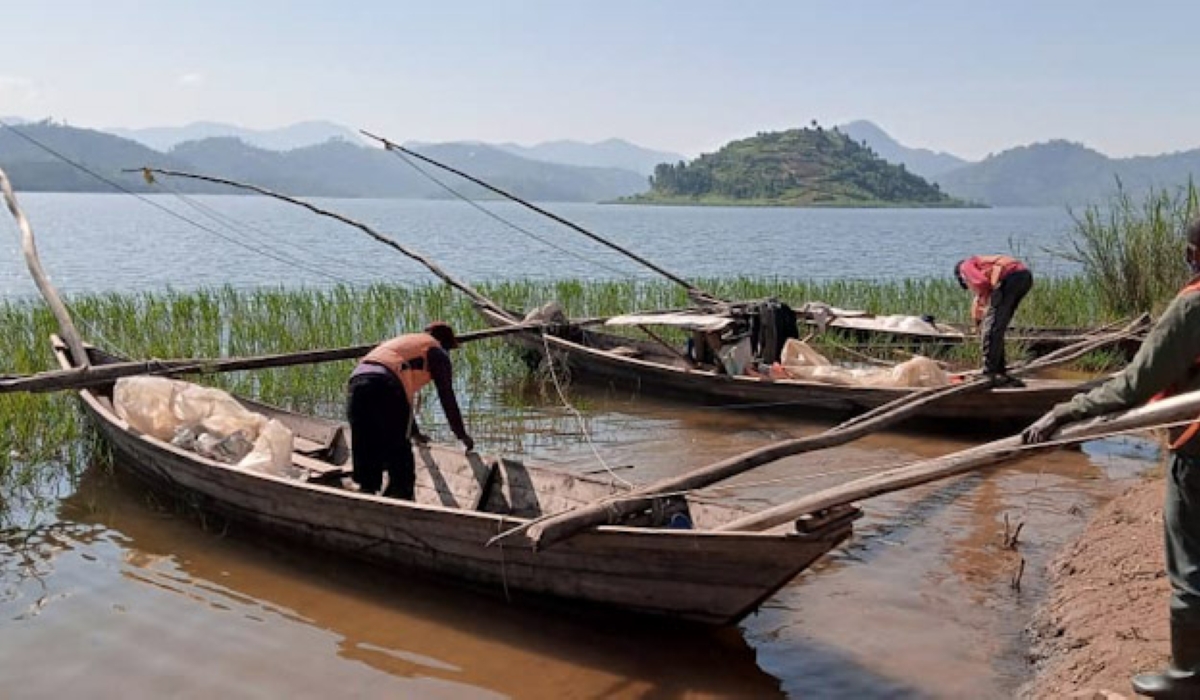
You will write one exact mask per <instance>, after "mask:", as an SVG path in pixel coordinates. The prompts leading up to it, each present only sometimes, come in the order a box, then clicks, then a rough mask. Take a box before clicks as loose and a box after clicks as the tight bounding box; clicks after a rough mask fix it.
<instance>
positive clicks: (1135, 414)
mask: <svg viewBox="0 0 1200 700" xmlns="http://www.w3.org/2000/svg"><path fill="white" fill-rule="evenodd" d="M1198 412H1200V391H1193V392H1189V393H1187V394H1180V395H1179V396H1173V397H1171V398H1170V399H1165V400H1163V401H1156V402H1154V403H1151V404H1147V405H1145V406H1141V407H1139V408H1135V409H1132V410H1129V411H1125V412H1124V413H1119V414H1114V415H1110V416H1102V417H1100V418H1094V419H1092V420H1089V421H1085V422H1080V423H1075V424H1072V425H1068V426H1066V427H1065V428H1063V429H1062V430H1061V431H1059V432H1058V433H1057V439H1055V440H1054V441H1052V442H1046V443H1038V444H1034V445H1022V444H1021V437H1020V436H1019V435H1014V436H1012V437H1007V438H1004V439H1002V440H995V441H993V442H989V443H987V444H984V445H979V446H977V447H972V448H970V449H968V450H962V451H961V452H954V453H952V454H948V455H943V456H941V457H937V458H935V459H929V460H923V461H920V462H914V463H912V464H909V465H906V466H902V467H897V468H895V469H889V470H887V471H884V472H879V473H877V474H872V475H871V476H867V477H863V478H861V479H855V480H854V481H850V482H847V483H845V484H840V485H838V486H835V487H833V488H829V489H825V490H823V491H818V492H816V493H812V494H808V495H806V496H803V497H801V498H798V499H796V500H794V501H789V502H788V503H784V504H781V505H778V506H775V507H773V508H768V509H767V510H764V511H760V512H758V513H754V514H752V515H748V516H746V517H744V518H739V519H738V520H734V521H732V522H729V523H726V524H725V525H722V526H721V527H719V528H717V529H718V530H738V531H747V530H765V529H768V528H771V527H774V526H776V525H781V524H783V523H785V522H788V521H790V520H795V519H796V518H798V517H800V516H801V515H804V514H806V513H815V512H817V511H820V510H824V509H826V508H831V507H833V506H837V505H841V504H845V503H851V502H854V501H858V500H862V499H864V498H870V497H873V496H879V495H882V494H885V493H891V492H893V491H899V490H902V489H906V488H911V487H913V486H917V485H919V484H925V483H928V482H931V481H937V480H939V479H945V478H947V477H951V476H956V475H958V474H963V473H966V472H969V471H974V470H976V469H981V468H983V467H987V466H991V465H994V464H1000V463H1002V462H1009V461H1012V460H1015V459H1021V458H1024V457H1028V456H1032V455H1036V454H1041V453H1044V452H1050V451H1052V450H1055V449H1058V448H1060V447H1063V446H1066V445H1074V444H1078V443H1081V442H1086V441H1088V440H1092V439H1095V438H1096V437H1099V436H1104V435H1109V434H1112V433H1123V432H1131V431H1136V430H1144V429H1149V428H1155V427H1160V426H1163V425H1167V424H1171V423H1175V422H1178V421H1185V420H1193V419H1194V418H1195V417H1196V414H1197V413H1198Z"/></svg>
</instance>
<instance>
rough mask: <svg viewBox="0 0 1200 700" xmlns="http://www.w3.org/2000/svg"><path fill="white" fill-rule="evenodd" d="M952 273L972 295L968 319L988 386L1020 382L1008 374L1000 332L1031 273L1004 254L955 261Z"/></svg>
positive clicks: (1027, 285) (1030, 280) (1030, 283)
mask: <svg viewBox="0 0 1200 700" xmlns="http://www.w3.org/2000/svg"><path fill="white" fill-rule="evenodd" d="M954 276H955V277H956V278H957V279H958V284H959V286H961V287H962V288H963V289H970V290H971V292H972V293H973V294H974V295H975V298H974V300H972V302H971V320H973V321H974V322H975V327H976V328H977V329H978V330H979V332H980V333H981V334H982V337H983V373H984V374H985V375H986V376H987V377H988V378H989V379H991V380H992V386H1017V387H1019V386H1024V385H1025V384H1024V383H1023V382H1022V381H1021V380H1020V379H1017V378H1016V377H1010V376H1008V365H1007V363H1006V362H1005V359H1004V332H1005V331H1006V330H1008V324H1009V322H1010V321H1012V317H1013V314H1014V313H1016V311H1017V305H1018V304H1020V303H1021V300H1022V299H1024V298H1025V295H1026V294H1028V293H1029V289H1030V287H1032V286H1033V273H1031V272H1030V271H1029V268H1027V267H1025V264H1024V263H1022V262H1021V261H1020V260H1017V259H1016V258H1010V257H1008V256H1007V255H976V256H974V257H970V258H967V259H966V260H959V261H958V262H957V263H955V265H954Z"/></svg>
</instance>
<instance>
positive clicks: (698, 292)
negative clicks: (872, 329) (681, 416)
mask: <svg viewBox="0 0 1200 700" xmlns="http://www.w3.org/2000/svg"><path fill="white" fill-rule="evenodd" d="M359 133H361V134H362V135H363V136H366V137H367V138H369V139H372V140H374V141H378V142H380V143H381V144H383V147H384V149H386V150H388V151H393V152H398V153H403V154H405V155H408V156H412V157H413V158H416V159H418V160H420V161H422V162H425V163H428V164H430V165H432V166H434V167H436V168H441V169H442V170H445V171H446V172H449V173H453V174H455V175H457V176H459V177H461V178H463V179H464V180H467V181H469V182H473V183H475V184H476V185H479V186H480V187H482V188H484V189H486V190H489V191H491V192H495V193H496V194H498V195H500V196H501V197H504V198H505V199H508V200H510V201H513V202H516V203H517V204H520V205H521V206H524V207H526V208H528V209H531V210H532V211H535V212H537V213H538V214H541V215H542V216H545V217H548V218H550V219H552V220H554V221H557V222H558V223H560V224H562V225H563V226H566V227H567V228H570V229H571V230H573V231H576V232H578V233H581V234H583V235H584V236H587V237H588V238H590V239H592V240H593V241H596V242H597V243H599V244H601V245H603V246H607V247H609V248H612V249H613V250H615V251H617V252H618V253H620V254H622V255H624V256H626V257H628V258H630V259H631V260H634V261H635V262H638V263H640V264H642V265H644V266H646V267H648V268H649V269H651V270H653V271H655V272H657V273H658V274H660V275H662V276H663V277H666V278H667V279H669V280H671V281H672V282H674V283H676V284H678V285H680V286H681V287H683V288H684V289H686V290H687V293H688V296H689V297H690V298H692V299H695V300H696V301H698V302H700V303H704V304H717V303H721V302H722V301H723V300H722V299H719V298H717V297H716V296H714V295H712V294H710V293H708V292H706V291H704V290H703V289H700V288H699V287H697V286H695V285H694V284H692V283H691V282H688V281H687V280H685V279H683V278H682V277H680V276H679V275H676V274H674V273H672V272H668V271H667V270H665V269H663V268H661V267H659V266H658V265H655V264H654V263H652V262H650V261H649V260H646V259H645V258H643V257H642V256H640V255H638V254H636V253H634V252H632V251H630V250H628V249H626V248H624V247H622V246H619V245H617V244H616V243H613V242H612V241H610V240H608V239H606V238H604V237H603V236H600V235H598V234H595V233H593V232H591V231H589V230H587V229H585V228H584V227H582V226H580V225H579V224H576V223H574V222H573V221H569V220H567V219H564V218H563V217H561V216H559V215H558V214H555V213H554V212H552V211H549V210H546V209H543V208H541V207H539V206H538V205H536V204H533V203H531V202H527V201H525V200H524V199H521V198H520V197H518V196H516V195H515V194H512V193H511V192H505V191H504V190H502V189H500V188H499V187H496V186H495V185H491V184H489V183H487V182H484V181H483V180H480V179H479V178H477V177H475V176H473V175H471V174H469V173H465V172H463V171H461V170H459V169H457V168H454V167H452V166H449V165H446V164H445V163H439V162H438V161H436V160H434V159H432V158H430V157H429V156H424V155H421V154H420V153H417V152H416V151H413V150H410V149H408V148H405V147H404V146H401V145H400V144H398V143H395V142H393V141H389V140H388V139H386V138H384V137H382V136H376V135H375V134H372V133H371V132H369V131H365V130H362V129H359Z"/></svg>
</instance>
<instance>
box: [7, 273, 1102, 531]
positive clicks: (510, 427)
mask: <svg viewBox="0 0 1200 700" xmlns="http://www.w3.org/2000/svg"><path fill="white" fill-rule="evenodd" d="M698 286H700V287H702V288H704V289H707V290H709V291H711V292H713V293H715V294H718V295H720V296H723V297H727V298H737V299H754V298H766V297H772V296H773V297H777V298H780V299H782V300H784V301H787V302H790V303H793V304H796V305H799V303H801V302H802V301H803V300H820V301H824V302H827V303H829V304H833V305H836V306H842V307H847V308H862V309H865V310H867V311H871V312H873V313H880V314H887V313H923V314H930V315H934V316H936V317H937V318H939V319H944V320H950V321H963V320H964V319H965V317H966V314H967V307H968V303H969V297H968V295H967V293H966V292H964V291H963V290H961V289H960V288H958V286H957V285H956V284H955V283H954V282H953V281H947V280H910V281H901V282H883V283H877V284H868V283H865V282H858V281H856V282H829V283H806V282H797V281H793V280H781V279H755V278H734V279H725V280H701V281H699V282H698ZM480 291H481V292H483V293H484V294H485V295H487V296H488V297H490V298H492V299H495V300H496V301H497V302H498V303H500V304H502V305H504V306H506V307H508V308H511V309H515V310H525V309H530V308H534V307H537V306H540V305H542V304H544V303H546V302H549V301H558V302H559V303H561V304H562V305H563V306H564V308H565V309H566V311H567V312H568V313H569V314H570V315H571V316H574V317H586V316H607V315H613V314H616V313H623V312H628V311H631V310H637V309H661V308H670V307H681V306H685V305H686V303H687V298H686V295H685V294H684V292H683V290H682V289H681V288H679V287H677V286H675V285H672V284H670V283H667V282H654V281H649V282H644V281H619V282H605V281H599V282H585V281H578V280H567V281H561V282H556V283H550V284H546V283H538V282H531V281H508V282H501V283H494V284H487V285H481V286H480ZM68 304H69V306H70V307H71V310H72V313H73V315H74V317H75V319H76V323H77V325H78V326H79V328H80V332H81V333H82V334H83V335H84V336H85V337H87V338H88V339H89V340H91V341H93V342H96V343H97V344H99V345H102V346H104V347H105V348H106V349H109V350H112V351H114V352H119V353H121V354H123V355H126V356H128V357H132V358H151V357H155V358H182V357H228V356H245V355H257V354H267V353H280V352H291V351H298V350H305V349H313V348H319V347H339V346H346V345H354V344H359V343H365V342H371V341H375V340H383V339H386V338H388V337H391V336H393V335H395V334H398V333H403V332H408V331H411V330H413V329H419V328H422V327H424V326H425V325H426V324H427V323H428V322H430V321H432V320H439V319H440V320H444V321H447V322H449V323H450V324H452V325H453V326H454V327H455V328H457V329H459V330H460V332H461V331H467V330H472V329H478V328H482V327H483V324H482V322H481V320H480V318H479V317H478V315H477V314H476V313H475V311H474V309H473V307H472V306H471V304H470V302H469V301H468V300H467V299H465V297H463V296H462V295H461V294H459V293H458V292H456V291H455V290H453V289H452V288H450V287H448V286H445V285H434V284H430V285H421V286H399V285H372V286H365V287H347V286H337V287H332V288H325V289H277V288H265V289H256V290H238V289H234V288H229V287H222V288H213V289H204V290H198V291H188V292H180V291H171V290H167V291H164V292H159V293H142V294H116V293H110V294H100V295H89V296H82V297H77V298H73V299H69V300H68ZM1112 320H1114V319H1112V318H1111V317H1110V316H1108V315H1106V314H1105V313H1104V311H1103V310H1102V309H1101V308H1099V306H1098V305H1097V303H1096V302H1095V299H1094V295H1091V294H1088V293H1087V286H1086V285H1085V284H1084V283H1083V282H1082V281H1081V280H1074V279H1065V280H1039V281H1038V283H1037V284H1035V286H1034V289H1033V292H1032V293H1031V294H1030V297H1029V299H1028V300H1027V301H1026V303H1025V304H1024V305H1023V306H1022V307H1021V310H1020V311H1019V312H1018V322H1019V323H1022V324H1030V325H1035V324H1036V325H1059V326H1089V325H1094V324H1098V323H1105V322H1109V321H1112ZM54 331H55V324H54V321H53V318H52V317H51V315H50V313H49V312H48V311H46V310H45V309H44V308H43V307H42V305H41V304H37V303H33V302H22V301H15V302H4V303H0V357H3V358H4V363H5V366H4V370H3V371H4V373H7V374H14V375H17V374H29V373H33V372H37V371H41V370H47V369H52V358H51V356H50V353H49V351H48V348H47V342H46V341H47V338H48V337H49V336H50V335H51V333H53V332H54ZM681 342H682V341H681ZM843 342H848V341H847V340H846V339H839V338H838V337H837V336H834V335H829V336H821V337H820V338H819V339H818V340H817V343H818V345H820V346H821V347H822V348H823V351H827V352H829V353H830V354H833V355H837V353H838V347H839V346H840V345H841V343H843ZM891 350H892V349H891V348H888V347H886V346H884V345H883V344H877V345H876V346H875V347H871V346H867V347H865V348H864V347H862V346H859V347H857V348H856V351H857V352H867V353H869V354H874V355H877V356H888V355H889V353H891ZM928 350H929V351H933V350H936V348H929V349H928ZM1019 351H1020V349H1019V348H1014V352H1019ZM954 353H957V355H956V354H954ZM977 358H978V350H977V348H975V346H973V345H971V344H968V345H966V346H964V347H963V348H959V349H957V350H955V351H953V352H952V353H951V354H950V355H949V356H948V359H950V360H951V361H957V362H964V363H968V364H970V363H974V362H976V361H977ZM891 359H896V354H895V353H891ZM454 364H455V381H456V383H457V385H458V388H459V398H460V401H461V403H462V407H463V410H464V414H465V417H466V419H467V421H468V424H469V425H470V427H471V430H472V431H473V432H474V433H476V435H477V437H481V438H483V439H484V440H485V442H484V444H487V445H488V446H489V449H498V450H504V451H508V452H513V453H520V452H523V451H526V450H529V449H533V448H535V447H536V446H537V445H539V444H541V443H543V442H545V440H546V439H548V436H556V435H557V436H561V435H562V434H564V433H568V434H569V433H578V432H579V429H578V426H576V425H575V423H574V421H575V419H574V418H573V414H570V412H568V411H566V410H560V409H562V408H563V407H562V401H561V399H560V397H559V396H558V394H557V390H556V389H555V388H554V387H553V386H552V382H551V380H550V378H549V377H547V376H546V375H545V374H542V375H540V376H539V375H537V374H531V373H530V372H529V371H528V368H527V367H526V365H525V363H524V362H523V361H522V358H521V357H520V355H519V354H518V353H517V352H515V351H514V350H513V349H512V346H511V345H509V344H507V343H505V342H504V341H503V340H498V339H493V340H487V341H481V342H477V343H469V344H467V345H465V346H463V348H461V349H460V350H458V351H456V352H455V354H454ZM352 367H353V362H352V361H342V362H334V363H326V364H321V365H308V366H302V367H290V368H278V369H270V370H260V371H256V372H241V373H228V374H218V375H213V376H209V377H205V378H204V379H203V380H202V381H204V382H205V383H208V384H211V385H215V386H219V387H222V388H225V389H227V390H230V391H235V392H238V393H242V394H246V395H249V396H253V397H256V398H258V399H260V400H263V401H266V402H269V403H274V404H278V405H281V406H285V407H288V408H292V409H295V410H300V411H307V412H313V413H317V414H320V415H326V416H334V417H340V416H341V415H342V411H343V402H344V387H345V381H346V377H347V375H348V374H349V372H350V370H351V369H352ZM555 379H557V380H558V381H559V382H560V383H561V382H565V381H567V380H568V378H566V377H562V376H556V377H555ZM569 400H570V401H571V402H572V404H573V405H574V406H575V407H576V408H579V409H583V410H584V411H586V409H587V408H588V405H587V403H586V400H585V399H584V398H582V397H581V396H578V395H569ZM436 403H437V402H436V401H435V400H427V401H426V402H425V404H424V405H423V406H422V408H421V411H420V418H421V420H422V423H423V427H425V429H426V430H427V432H431V433H432V434H434V436H435V437H438V438H442V439H452V436H450V435H449V432H448V430H447V429H446V427H445V421H444V419H443V418H442V417H441V415H440V408H437V407H435V404H436ZM555 407H557V408H555ZM0 414H2V416H3V420H4V425H5V429H4V431H3V432H2V433H0V489H2V490H0V494H4V498H5V502H6V505H11V504H12V502H13V501H14V500H20V494H21V493H23V492H25V491H29V492H31V493H32V492H35V491H44V489H45V488H46V483H47V482H46V479H51V480H55V479H57V480H61V479H63V478H67V479H69V478H70V477H71V476H73V475H74V474H76V473H78V471H79V470H80V469H81V468H82V467H83V466H86V464H87V460H88V459H89V458H90V456H91V455H92V454H94V452H93V450H92V446H91V442H90V440H91V437H90V436H89V433H88V431H87V428H86V426H85V425H84V422H83V421H82V420H81V416H80V414H79V412H78V411H77V409H76V408H75V404H74V402H73V401H72V400H71V396H70V395H69V394H68V393H60V394H51V395H40V394H39V395H30V394H22V393H14V394H0ZM48 475H49V476H48ZM64 475H65V477H64ZM3 510H8V509H7V508H4V509H3Z"/></svg>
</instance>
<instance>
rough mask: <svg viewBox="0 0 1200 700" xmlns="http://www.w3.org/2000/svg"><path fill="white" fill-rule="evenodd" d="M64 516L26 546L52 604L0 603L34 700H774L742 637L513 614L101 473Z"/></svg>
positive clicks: (24, 589)
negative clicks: (180, 699)
mask: <svg viewBox="0 0 1200 700" xmlns="http://www.w3.org/2000/svg"><path fill="white" fill-rule="evenodd" d="M60 518H61V520H62V524H63V525H62V527H61V528H59V529H58V530H57V531H56V532H55V533H54V536H53V537H50V536H45V537H37V538H31V539H30V540H29V541H27V542H25V543H24V545H23V549H24V552H25V555H24V556H25V557H26V558H27V559H33V560H36V561H37V568H38V569H39V570H40V571H41V572H42V574H43V575H45V576H47V577H49V578H50V579H51V580H52V584H51V585H50V586H49V590H51V591H56V592H55V593H52V594H51V597H50V598H48V597H47V594H46V592H45V591H46V587H45V586H42V585H40V584H36V583H35V582H34V581H35V578H36V577H26V578H25V579H24V580H23V581H17V582H16V588H17V589H18V590H17V592H16V595H14V596H6V598H5V600H4V602H3V605H0V611H2V613H3V615H4V619H5V623H4V625H5V629H4V632H3V634H0V657H3V658H4V659H5V660H6V661H5V663H4V665H3V670H0V677H2V678H3V681H4V683H5V687H8V688H12V687H23V688H27V689H29V690H30V691H31V692H32V693H33V694H35V695H42V694H47V695H48V694H51V693H52V692H59V691H62V692H67V693H72V694H79V693H80V691H81V690H84V689H85V688H89V687H118V688H123V689H124V690H125V691H127V692H130V693H133V694H135V695H139V696H145V695H148V694H151V693H155V692H158V691H159V690H164V689H166V688H167V687H168V684H171V683H174V684H175V685H174V686H173V687H174V688H183V689H186V691H185V694H187V695H195V696H199V695H205V696H211V695H213V694H216V693H228V694H232V695H239V696H240V695H246V694H247V689H252V693H250V694H253V695H258V696H262V697H280V696H283V695H284V694H289V695H291V694H299V695H304V696H311V695H314V694H317V693H322V694H324V693H326V692H329V691H333V692H344V691H345V690H346V689H354V690H353V691H352V694H354V693H357V694H360V695H363V696H368V697H376V696H392V697H397V696H413V695H420V696H455V697H461V696H471V697H491V696H496V695H499V696H513V697H683V696H700V697H708V696H712V697H718V696H744V697H770V696H773V695H779V693H780V690H779V683H778V681H777V680H776V679H774V678H773V677H771V676H770V675H768V674H766V673H764V672H763V671H762V670H760V669H759V668H758V666H757V665H756V663H755V654H754V651H753V650H752V649H751V648H750V647H749V646H747V645H746V643H745V641H744V640H743V639H742V638H741V636H740V635H739V634H737V632H736V630H725V631H723V632H720V631H718V632H716V633H711V632H701V631H698V630H697V629H695V628H681V627H679V626H674V625H664V624H662V623H657V622H653V621H650V622H647V621H645V620H637V619H624V618H620V617H614V616H611V615H606V616H594V615H588V614H580V613H577V612H574V611H572V612H566V611H561V610H558V611H549V610H542V609H530V608H527V607H516V606H510V605H506V604H505V603H504V602H503V600H499V599H497V598H495V597H494V596H487V595H478V594H476V593H473V592H466V591H458V590H455V589H447V588H446V587H444V586H438V585H431V584H429V583H428V582H425V581H421V580H410V579H406V578H404V577H402V576H396V575H394V574H390V573H389V574H385V573H382V572H377V571H374V570H372V569H369V568H366V567H362V566H360V565H358V564H356V563H348V562H346V561H344V560H341V559H338V558H330V557H323V556H314V555H312V554H311V553H309V552H300V551H297V550H295V549H292V548H290V547H287V546H273V545H270V544H269V543H268V544H265V545H264V544H263V543H261V542H258V541H255V543H253V544H252V543H251V542H250V541H248V540H246V539H242V538H235V537H223V536H222V535H220V534H219V533H212V532H206V531H204V530H203V529H202V528H200V527H198V525H197V523H195V522H194V521H192V520H191V519H190V518H187V517H180V516H177V515H175V514H173V513H172V512H170V511H166V510H161V509H159V508H156V507H154V505H153V501H152V500H151V499H148V498H147V496H146V494H145V492H144V491H142V490H141V488H140V487H139V486H138V485H137V484H133V483H128V482H126V481H124V480H117V479H114V478H113V477H108V476H105V475H104V473H103V471H102V470H93V471H89V472H88V473H87V474H85V478H84V479H83V481H82V483H81V484H80V487H79V491H78V492H77V493H76V494H75V495H73V496H72V497H70V498H68V499H66V500H65V501H64V502H63V507H62V512H61V515H60ZM6 573H8V572H6ZM17 578H19V577H17ZM5 580H6V581H12V580H13V577H10V576H7V575H6V576H5ZM31 608H36V609H37V611H38V612H37V613H36V614H37V615H38V616H40V619H38V620H36V621H35V620H31V619H30V615H29V614H28V610H30V609H31ZM101 642H102V643H101ZM48 648H54V649H56V650H57V653H56V654H54V655H52V656H47V654H46V653H45V650H46V649H48ZM64 657H67V658H69V659H71V662H70V663H69V664H68V669H67V671H66V672H64V671H63V670H62V666H63V662H62V659H63V658H64ZM85 679H86V684H84V681H85ZM14 683H16V684H18V685H17V686H14V685H13V684H14Z"/></svg>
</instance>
